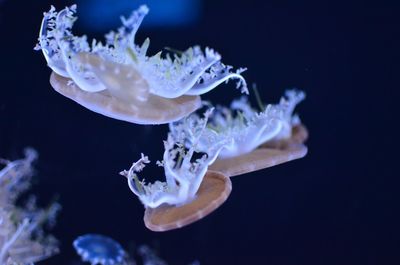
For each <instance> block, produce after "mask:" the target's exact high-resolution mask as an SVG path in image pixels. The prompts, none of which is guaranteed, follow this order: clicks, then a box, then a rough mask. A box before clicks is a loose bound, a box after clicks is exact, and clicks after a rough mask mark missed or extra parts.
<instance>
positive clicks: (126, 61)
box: [35, 5, 248, 124]
mask: <svg viewBox="0 0 400 265" xmlns="http://www.w3.org/2000/svg"><path fill="white" fill-rule="evenodd" d="M148 11H149V10H148V8H147V7H146V6H141V7H139V8H138V9H137V10H134V11H133V12H132V14H131V16H130V17H128V18H122V24H123V25H122V26H121V27H120V28H118V30H117V31H111V32H110V33H108V34H107V35H106V43H105V44H103V43H101V42H98V41H96V40H93V41H92V43H91V45H89V43H88V41H87V37H86V36H81V37H78V36H74V35H73V34H72V26H73V24H74V22H75V20H76V16H75V13H76V5H73V6H71V7H66V8H64V9H63V10H61V11H60V12H56V10H55V8H54V7H51V9H50V11H49V12H46V13H44V18H43V21H42V25H41V28H40V33H39V43H38V45H37V46H36V47H35V49H36V50H41V51H42V52H43V55H44V57H45V59H46V61H47V64H48V66H49V67H50V68H51V69H52V70H53V74H52V76H51V83H52V85H53V87H55V89H56V90H57V91H59V92H60V93H61V94H63V95H67V97H69V98H71V99H73V100H75V101H76V102H78V103H79V104H81V105H83V106H84V107H86V108H88V109H90V110H93V111H95V112H97V113H100V114H103V115H106V116H108V117H112V118H116V119H120V120H125V121H128V122H133V123H138V124H162V123H168V122H171V121H176V120H179V119H181V118H182V117H184V116H187V115H189V114H190V113H191V112H193V111H194V110H196V109H197V108H198V107H199V106H200V98H199V95H202V94H204V93H207V92H209V91H210V90H212V89H214V88H215V87H217V86H218V85H220V84H221V83H223V82H225V81H228V80H230V79H235V80H237V88H239V89H240V90H241V92H242V93H248V90H247V85H246V82H245V80H244V78H243V77H242V76H241V73H242V72H243V71H244V70H245V69H244V68H240V69H238V70H236V71H233V70H232V67H231V66H229V65H224V64H223V63H222V62H221V56H220V55H219V54H218V53H217V52H215V51H214V50H213V49H210V48H206V49H205V50H204V51H203V50H202V49H200V47H198V46H193V47H191V48H188V49H187V50H185V51H182V52H180V51H179V52H177V51H174V52H173V53H166V54H164V53H163V52H159V53H156V54H155V55H153V56H148V55H147V50H148V47H149V44H150V40H149V39H148V38H147V39H146V40H145V41H144V42H143V44H142V45H138V44H136V43H135V35H136V32H137V30H138V28H139V26H140V24H141V22H142V21H143V19H144V17H145V16H146V15H147V13H148ZM61 77H63V78H65V79H66V80H68V83H70V84H74V86H72V85H71V86H64V85H60V84H62V83H63V82H61V81H60V80H63V79H62V78H61ZM64 81H65V80H64ZM64 83H66V82H64ZM68 89H71V90H73V91H67V90H68ZM89 94H93V95H89ZM147 105H149V106H147ZM154 107H155V108H154ZM174 108H177V110H175V109H174ZM150 110H151V111H150ZM141 112H153V113H141Z"/></svg>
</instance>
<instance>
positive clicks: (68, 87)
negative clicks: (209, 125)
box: [50, 72, 201, 124]
mask: <svg viewBox="0 0 400 265" xmlns="http://www.w3.org/2000/svg"><path fill="white" fill-rule="evenodd" d="M104 78H105V77H104ZM108 82H112V80H109V81H108ZM50 84H51V85H52V87H53V88H54V89H55V90H56V91H57V92H58V93H60V94H61V95H63V96H65V97H67V98H69V99H72V100H73V101H75V102H77V103H78V104H80V105H82V106H84V107H85V108H87V109H89V110H91V111H94V112H96V113H99V114H102V115H104V116H107V117H110V118H114V119H118V120H122V121H127V122H131V123H136V124H163V123H166V122H172V121H176V120H177V119H181V118H183V117H184V116H186V115H187V114H188V113H191V112H193V111H195V110H196V109H197V108H199V107H200V106H201V100H200V97H199V96H181V97H179V98H175V99H166V98H162V97H158V96H155V95H148V98H147V100H146V101H145V102H141V101H140V100H137V101H135V102H134V103H129V102H127V101H126V100H118V99H117V98H116V97H114V96H112V94H111V93H110V92H108V91H101V92H98V93H90V92H87V91H84V90H82V89H80V88H79V87H78V86H77V85H76V84H75V83H73V82H71V80H70V79H68V78H65V77H62V76H60V75H58V74H56V73H54V72H53V73H52V74H51V76H50Z"/></svg>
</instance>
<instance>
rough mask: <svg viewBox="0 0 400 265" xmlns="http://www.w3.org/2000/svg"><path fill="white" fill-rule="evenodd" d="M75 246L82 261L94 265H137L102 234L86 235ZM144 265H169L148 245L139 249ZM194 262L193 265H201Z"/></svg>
mask: <svg viewBox="0 0 400 265" xmlns="http://www.w3.org/2000/svg"><path fill="white" fill-rule="evenodd" d="M73 246H74V248H75V250H76V252H77V253H78V254H79V255H80V256H81V258H82V261H87V262H90V263H91V264H92V265H96V264H100V265H136V264H138V263H136V261H135V260H134V258H133V256H134V253H132V255H129V254H128V253H127V252H126V251H125V250H124V249H123V248H122V246H121V245H120V244H119V243H118V242H117V241H115V240H114V239H112V238H110V237H107V236H104V235H100V234H86V235H83V236H80V237H78V238H77V239H75V240H74V242H73ZM137 252H138V255H139V256H140V258H141V260H142V263H141V264H143V265H168V264H167V263H166V262H165V261H164V260H162V259H161V258H159V257H158V256H157V255H156V254H155V253H154V251H153V250H152V249H151V248H149V247H148V246H146V245H142V246H139V247H138V249H137ZM199 264H200V263H199V262H198V261H194V262H192V263H191V265H199Z"/></svg>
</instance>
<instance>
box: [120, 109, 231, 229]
mask: <svg viewBox="0 0 400 265" xmlns="http://www.w3.org/2000/svg"><path fill="white" fill-rule="evenodd" d="M210 113H211V112H210V111H207V112H206V113H205V116H204V118H202V119H200V120H198V123H197V124H196V126H194V127H192V128H191V133H192V134H193V135H194V137H200V136H201V134H202V133H203V131H204V129H205V126H206V124H207V119H208V116H209V115H210ZM197 139H198V138H197ZM194 141H196V139H194ZM225 145H226V140H222V141H220V142H218V143H215V144H214V145H213V146H211V147H210V148H209V149H208V150H207V152H205V153H204V154H203V155H201V154H200V153H197V152H196V142H194V143H193V145H192V146H191V147H190V148H189V149H185V148H184V145H183V143H182V142H180V141H179V140H173V138H172V137H171V135H169V136H168V138H167V140H166V141H164V148H165V151H164V155H163V161H162V162H160V161H157V165H159V166H161V167H163V168H164V172H165V177H166V181H165V182H161V181H156V182H154V183H150V184H146V183H145V181H144V180H139V178H138V176H137V173H138V172H141V171H142V170H143V168H144V167H145V166H146V164H148V163H150V161H149V159H148V157H147V156H145V155H143V154H142V156H141V158H140V159H139V160H138V161H137V162H135V163H133V164H132V166H131V167H130V169H129V170H124V171H122V172H121V173H120V174H121V175H123V176H125V177H127V180H128V185H129V188H130V189H131V191H132V192H133V193H134V194H135V195H136V196H138V197H139V199H140V201H141V202H142V203H143V205H144V206H145V215H144V222H145V225H146V227H147V228H149V229H150V230H153V231H167V230H172V229H176V228H180V227H183V226H185V225H188V224H190V223H193V222H195V221H197V220H200V219H202V218H203V217H205V216H206V215H208V214H209V213H211V212H212V211H214V210H215V209H217V208H218V207H219V206H220V205H221V204H222V203H223V202H224V201H225V200H226V199H227V198H228V196H229V194H230V192H231V189H232V186H231V182H230V180H229V178H227V177H226V176H225V175H223V174H222V173H219V172H213V171H208V166H209V164H210V163H211V162H212V161H214V160H215V157H216V156H217V155H218V153H219V152H220V150H221V149H222V148H223V147H224V146H225ZM195 154H197V155H201V157H200V158H197V159H195V158H194V155H195Z"/></svg>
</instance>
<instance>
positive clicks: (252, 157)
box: [209, 125, 307, 177]
mask: <svg viewBox="0 0 400 265" xmlns="http://www.w3.org/2000/svg"><path fill="white" fill-rule="evenodd" d="M305 135H307V131H306V129H305V127H304V126H302V125H298V126H296V127H294V128H293V135H292V137H291V138H289V139H282V140H279V141H274V142H271V143H268V142H267V143H265V144H263V145H261V146H259V147H258V148H256V149H255V150H253V151H251V152H249V153H245V154H243V155H239V156H235V157H230V158H225V159H217V160H216V161H215V162H214V163H213V164H212V165H210V167H209V169H210V170H214V171H218V172H221V173H222V174H224V175H226V176H229V177H233V176H238V175H242V174H246V173H249V172H253V171H257V170H261V169H265V168H269V167H272V166H275V165H279V164H283V163H286V162H289V161H292V160H296V159H300V158H303V157H304V156H305V155H306V154H307V147H306V146H305V145H304V144H303V142H304V141H305V140H306V137H305Z"/></svg>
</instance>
